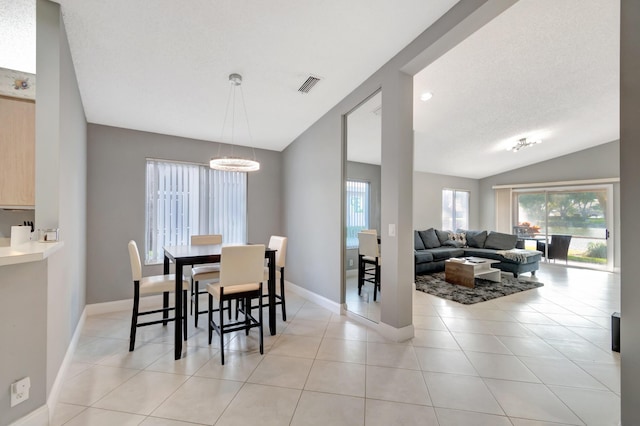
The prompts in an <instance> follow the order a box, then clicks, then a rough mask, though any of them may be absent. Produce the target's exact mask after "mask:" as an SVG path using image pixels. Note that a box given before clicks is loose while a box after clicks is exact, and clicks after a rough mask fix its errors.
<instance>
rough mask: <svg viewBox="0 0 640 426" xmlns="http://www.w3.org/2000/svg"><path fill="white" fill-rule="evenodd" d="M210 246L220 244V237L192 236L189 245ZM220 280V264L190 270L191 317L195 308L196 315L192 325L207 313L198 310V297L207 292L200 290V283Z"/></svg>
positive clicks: (196, 323) (214, 235) (215, 235)
mask: <svg viewBox="0 0 640 426" xmlns="http://www.w3.org/2000/svg"><path fill="white" fill-rule="evenodd" d="M210 244H222V235H219V234H211V235H192V236H191V245H192V246H196V245H200V246H202V245H210ZM219 278H220V264H219V263H213V264H206V265H198V266H194V267H193V268H192V269H191V307H190V309H191V315H193V308H194V306H195V310H196V315H195V318H194V320H193V321H194V325H195V326H196V327H197V326H198V317H199V315H200V314H206V313H207V311H206V310H203V311H201V310H200V307H199V306H200V295H201V294H206V293H207V290H206V289H203V290H200V282H204V281H214V280H218V279H219Z"/></svg>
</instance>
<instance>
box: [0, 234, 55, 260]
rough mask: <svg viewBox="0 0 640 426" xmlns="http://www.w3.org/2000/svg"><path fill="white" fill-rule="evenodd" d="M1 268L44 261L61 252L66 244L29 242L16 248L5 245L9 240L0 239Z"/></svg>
mask: <svg viewBox="0 0 640 426" xmlns="http://www.w3.org/2000/svg"><path fill="white" fill-rule="evenodd" d="M0 240H2V241H0V266H4V265H15V264H17V263H27V262H37V261H39V260H44V259H46V258H47V257H49V256H50V255H51V254H53V253H55V252H56V251H58V250H60V249H61V248H62V247H63V246H64V242H62V241H58V242H55V243H39V242H36V241H29V242H26V243H24V244H20V245H18V246H15V247H11V246H10V245H8V244H5V243H6V241H5V240H8V238H7V239H0Z"/></svg>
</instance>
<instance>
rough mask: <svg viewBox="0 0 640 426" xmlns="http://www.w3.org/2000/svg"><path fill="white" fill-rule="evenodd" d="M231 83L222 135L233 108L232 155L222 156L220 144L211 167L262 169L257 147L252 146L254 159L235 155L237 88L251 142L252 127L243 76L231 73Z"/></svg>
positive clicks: (240, 170) (226, 169)
mask: <svg viewBox="0 0 640 426" xmlns="http://www.w3.org/2000/svg"><path fill="white" fill-rule="evenodd" d="M229 83H230V84H231V85H230V87H229V98H228V99H227V110H226V112H225V115H224V121H223V123H222V136H223V135H224V128H225V125H226V124H227V117H228V115H229V110H231V155H230V156H221V155H220V151H221V149H222V143H219V144H218V155H217V156H215V157H212V158H211V161H209V167H211V168H212V169H215V170H222V171H226V172H254V171H256V170H260V163H259V162H258V161H256V150H255V148H253V147H252V148H251V149H252V150H253V159H247V158H241V157H235V156H234V155H233V148H234V144H233V142H234V141H233V136H234V127H235V116H236V114H235V106H236V91H237V90H236V89H239V90H240V97H241V99H240V100H241V101H242V107H243V110H244V117H245V119H246V121H247V131H248V133H249V142H251V129H250V128H249V116H248V115H247V106H246V105H245V103H244V93H243V91H242V87H241V85H242V76H241V75H240V74H230V75H229ZM222 136H220V140H222Z"/></svg>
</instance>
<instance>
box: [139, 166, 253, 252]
mask: <svg viewBox="0 0 640 426" xmlns="http://www.w3.org/2000/svg"><path fill="white" fill-rule="evenodd" d="M146 192H147V193H146V219H145V256H144V257H145V264H153V263H160V262H162V261H163V256H164V253H163V250H162V247H163V246H165V245H183V244H189V241H190V239H191V235H198V234H222V238H223V241H224V242H225V243H232V244H233V243H238V244H244V243H245V242H246V239H247V174H246V173H241V172H221V171H219V170H212V169H210V168H209V167H208V166H202V165H199V164H189V163H177V162H170V161H159V160H149V159H148V160H147V189H146Z"/></svg>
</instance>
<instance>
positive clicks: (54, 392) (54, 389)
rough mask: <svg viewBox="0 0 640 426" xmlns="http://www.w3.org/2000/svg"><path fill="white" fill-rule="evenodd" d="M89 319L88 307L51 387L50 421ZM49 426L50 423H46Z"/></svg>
mask: <svg viewBox="0 0 640 426" xmlns="http://www.w3.org/2000/svg"><path fill="white" fill-rule="evenodd" d="M86 318H87V306H85V308H84V309H83V310H82V315H80V320H79V321H78V324H77V325H76V329H75V331H74V332H73V337H72V338H71V342H69V346H68V347H67V352H66V353H65V354H64V359H63V360H62V364H61V365H60V368H59V369H58V374H56V379H55V381H54V382H53V386H51V391H50V392H49V396H48V397H47V406H48V407H49V414H48V419H49V421H51V420H52V419H53V414H54V411H55V408H56V405H57V404H58V398H59V397H60V390H61V389H62V382H63V381H64V377H65V376H66V374H67V370H68V368H69V365H71V362H72V359H73V354H74V353H75V351H76V348H77V347H78V341H79V340H80V335H81V334H82V328H83V327H84V322H85V320H86ZM45 424H48V423H45Z"/></svg>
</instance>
